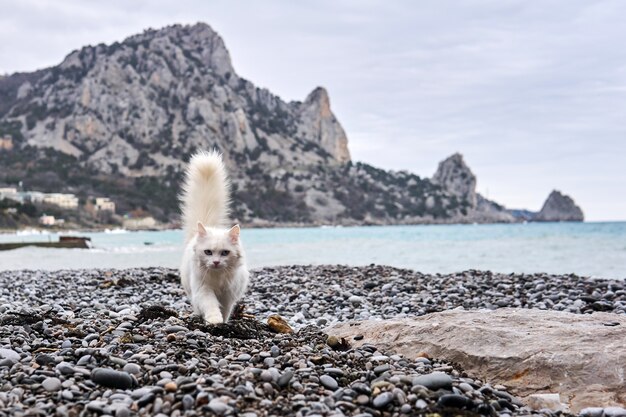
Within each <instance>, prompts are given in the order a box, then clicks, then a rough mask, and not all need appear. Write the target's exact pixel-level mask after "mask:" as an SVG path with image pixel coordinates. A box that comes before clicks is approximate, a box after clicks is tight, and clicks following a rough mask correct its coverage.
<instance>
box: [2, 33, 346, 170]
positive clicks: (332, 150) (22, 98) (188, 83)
mask: <svg viewBox="0 0 626 417" xmlns="http://www.w3.org/2000/svg"><path fill="white" fill-rule="evenodd" d="M9 90H12V91H9ZM0 91H5V92H6V93H5V94H4V97H7V98H8V100H7V102H5V103H4V104H3V106H2V107H3V108H2V109H1V110H2V111H3V113H2V114H0V116H1V117H2V123H3V124H4V125H5V126H6V125H21V128H20V131H21V134H22V136H23V141H24V143H25V144H28V145H31V146H34V147H51V148H54V149H56V150H59V151H60V152H63V153H65V154H70V155H73V156H75V157H76V158H78V159H79V160H81V161H83V162H85V163H86V164H89V165H90V166H92V167H94V168H95V169H96V170H97V171H99V172H103V173H115V172H120V173H122V174H124V175H126V176H144V175H158V174H160V173H162V172H165V171H166V170H167V169H168V167H172V168H174V169H178V168H179V167H180V165H181V164H182V162H183V160H184V159H185V158H186V157H187V156H188V155H189V154H190V153H192V152H193V151H194V150H196V149H199V148H207V147H215V148H218V149H220V150H222V151H223V152H224V154H225V157H226V158H227V159H228V161H229V162H230V164H231V165H235V164H236V165H238V166H242V165H244V166H252V165H255V164H256V163H257V162H260V163H262V164H263V165H264V166H266V167H277V166H285V165H289V164H296V165H302V164H317V163H323V164H326V165H332V164H341V163H345V162H347V161H349V160H350V154H349V152H348V146H347V137H346V134H345V132H344V130H343V128H342V127H341V125H340V124H339V122H338V121H337V119H336V118H335V116H334V115H333V113H332V111H331V109H330V100H329V98H328V94H327V92H326V91H325V90H324V89H323V88H316V89H315V90H314V91H313V92H312V93H311V94H310V95H309V96H308V97H307V98H306V100H305V101H304V102H291V103H285V102H284V101H282V100H281V99H280V98H278V97H277V96H275V95H273V94H271V93H270V92H269V91H267V90H264V89H260V88H257V87H255V86H254V85H253V84H252V83H251V82H249V81H247V80H245V79H243V78H240V77H239V76H237V74H236V73H235V71H234V69H233V66H232V63H231V60H230V56H229V53H228V50H227V49H226V47H225V46H224V42H223V41H222V39H221V37H220V36H219V35H218V34H217V33H216V32H214V31H213V30H212V29H211V28H210V27H209V26H207V25H205V24H197V25H194V26H179V25H176V26H172V27H168V28H165V29H162V30H158V31H154V30H150V31H146V32H144V33H143V34H140V35H136V36H131V37H129V38H128V39H126V40H125V41H123V42H122V43H115V44H113V45H97V46H90V47H86V48H83V49H81V50H79V51H74V52H72V53H71V54H69V55H68V56H67V57H66V58H65V60H64V61H63V62H62V63H61V64H60V65H59V66H57V67H54V68H50V69H47V70H43V71H40V72H39V73H38V74H36V76H31V77H25V76H22V77H21V78H20V77H16V76H14V78H13V79H12V78H10V77H9V78H7V79H3V80H0Z"/></svg>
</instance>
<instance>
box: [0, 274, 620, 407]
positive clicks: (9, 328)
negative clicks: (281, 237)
mask: <svg viewBox="0 0 626 417" xmlns="http://www.w3.org/2000/svg"><path fill="white" fill-rule="evenodd" d="M502 307H517V308H535V309H549V310H560V311H568V312H571V313H576V314H587V313H591V312H594V311H603V312H612V313H616V314H626V285H625V284H624V282H623V281H618V280H602V279H589V278H584V277H579V276H576V275H547V274H507V275H504V274H496V273H490V272H485V271H466V272H462V273H457V274H449V275H440V274H436V275H426V274H420V273H417V272H414V271H411V270H405V269H397V268H391V267H383V266H376V265H371V266H368V267H347V266H293V267H275V268H264V269H259V270H256V271H254V273H253V277H252V281H251V286H250V288H249V290H248V293H247V294H246V297H245V298H244V300H243V302H242V306H241V311H243V312H244V313H245V314H244V315H243V316H245V317H238V318H236V319H234V320H231V322H229V323H227V324H222V325H215V326H207V325H205V324H204V323H202V321H201V320H199V319H198V318H196V317H194V316H193V315H192V314H191V308H190V305H189V304H188V303H187V301H186V299H185V295H184V292H183V290H182V288H181V286H180V283H179V278H178V274H177V271H176V270H173V269H166V268H146V269H126V270H96V269H92V270H66V271H55V272H42V271H25V270H23V271H7V272H0V384H1V385H0V415H1V416H48V415H57V416H92V415H93V416H96V415H109V416H116V417H124V416H135V415H140V416H148V415H150V416H153V415H154V416H161V417H162V416H196V415H232V416H246V417H253V416H274V415H276V416H282V415H285V416H287V415H289V416H292V415H293V416H344V415H345V416H362V417H365V416H404V415H428V416H430V417H438V416H441V417H446V416H453V415H454V416H470V415H471V416H477V415H483V416H498V415H499V416H502V417H512V416H522V415H542V416H544V415H545V416H552V415H561V414H563V413H561V412H553V411H550V410H547V409H544V410H540V411H532V410H530V409H529V408H527V407H526V406H524V405H523V404H522V403H521V402H520V401H519V400H518V399H516V398H515V396H514V395H512V394H511V393H510V392H507V390H506V388H505V387H503V386H498V385H495V386H493V385H490V384H489V383H488V382H487V381H482V380H480V379H477V378H474V377H473V376H472V375H467V374H466V373H465V372H464V371H463V369H460V368H459V367H458V366H457V365H455V364H452V363H446V362H445V361H442V360H439V359H437V358H431V357H428V356H427V355H418V357H417V359H409V358H404V357H402V356H400V355H397V354H395V353H394V352H386V351H381V350H379V349H378V348H377V347H376V346H372V345H367V344H366V345H363V346H360V347H358V348H353V347H351V346H350V342H351V341H350V340H336V338H334V337H333V335H328V334H325V333H324V331H323V329H324V328H325V327H326V326H328V325H330V324H332V323H336V322H344V321H348V320H363V319H393V318H402V317H412V316H421V315H424V314H428V313H432V312H438V311H444V310H448V309H468V310H469V309H497V308H502ZM273 314H278V315H280V316H281V317H283V318H284V319H285V320H287V321H288V322H289V324H290V325H291V327H292V328H293V329H294V332H293V333H290V334H281V333H275V332H273V331H272V329H270V327H269V326H268V325H267V324H266V321H267V318H268V317H269V316H270V315H273ZM329 336H330V337H329ZM357 337H358V336H357ZM583 414H584V415H585V416H588V417H601V416H605V417H617V416H620V415H624V414H626V410H624V409H621V408H619V407H607V408H605V409H602V408H600V409H593V410H584V412H583Z"/></svg>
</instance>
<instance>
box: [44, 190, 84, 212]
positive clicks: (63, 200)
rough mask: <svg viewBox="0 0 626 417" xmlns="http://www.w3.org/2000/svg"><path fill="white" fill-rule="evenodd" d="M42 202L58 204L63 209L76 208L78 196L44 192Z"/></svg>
mask: <svg viewBox="0 0 626 417" xmlns="http://www.w3.org/2000/svg"><path fill="white" fill-rule="evenodd" d="M43 203H44V204H53V205H55V206H59V207H61V208H64V209H77V208H78V197H76V196H75V195H74V194H61V193H52V194H44V197H43Z"/></svg>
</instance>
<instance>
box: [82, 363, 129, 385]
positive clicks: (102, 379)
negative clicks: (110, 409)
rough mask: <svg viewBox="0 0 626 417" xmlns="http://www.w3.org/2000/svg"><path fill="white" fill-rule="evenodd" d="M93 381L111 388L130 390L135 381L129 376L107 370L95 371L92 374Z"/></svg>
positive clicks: (98, 369) (124, 373)
mask: <svg viewBox="0 0 626 417" xmlns="http://www.w3.org/2000/svg"><path fill="white" fill-rule="evenodd" d="M91 380H92V381H93V382H95V383H98V384H100V385H104V386H105V387H109V388H120V389H128V388H130V387H132V386H133V379H132V378H131V377H130V375H129V374H127V373H126V372H119V371H115V370H113V369H107V368H96V369H94V370H93V371H92V372H91Z"/></svg>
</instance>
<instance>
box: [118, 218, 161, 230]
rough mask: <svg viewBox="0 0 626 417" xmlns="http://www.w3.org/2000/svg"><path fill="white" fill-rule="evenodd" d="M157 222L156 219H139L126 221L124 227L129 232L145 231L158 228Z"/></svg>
mask: <svg viewBox="0 0 626 417" xmlns="http://www.w3.org/2000/svg"><path fill="white" fill-rule="evenodd" d="M156 225H157V221H156V220H155V219H154V217H151V216H148V217H141V218H138V219H124V222H123V224H122V227H123V228H124V229H128V230H145V229H153V228H154V227H156Z"/></svg>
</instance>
